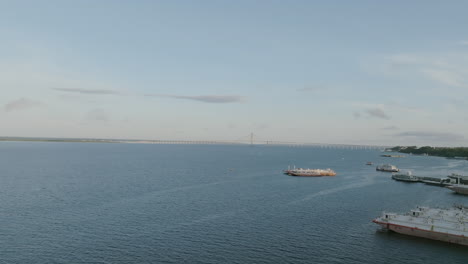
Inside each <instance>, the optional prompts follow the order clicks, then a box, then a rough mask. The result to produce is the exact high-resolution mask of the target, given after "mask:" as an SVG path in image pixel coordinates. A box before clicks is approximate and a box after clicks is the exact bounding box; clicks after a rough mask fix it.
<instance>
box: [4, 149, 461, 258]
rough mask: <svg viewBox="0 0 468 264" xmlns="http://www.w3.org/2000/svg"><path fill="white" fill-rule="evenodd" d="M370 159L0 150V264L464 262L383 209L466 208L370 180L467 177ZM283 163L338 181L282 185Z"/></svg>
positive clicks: (262, 152)
mask: <svg viewBox="0 0 468 264" xmlns="http://www.w3.org/2000/svg"><path fill="white" fill-rule="evenodd" d="M380 154H381V152H379V151H376V150H351V149H322V148H316V147H310V148H309V147H279V146H253V147H250V146H239V145H231V146H224V145H151V144H99V143H89V144H88V143H31V142H0V263H421V264H422V263H424V264H428V263H467V261H468V248H466V247H463V246H458V245H452V244H448V243H444V242H438V241H432V240H426V239H421V238H415V237H409V236H404V235H399V234H395V233H389V232H382V231H379V227H378V226H377V225H375V224H373V223H372V222H371V220H372V219H373V218H375V217H377V216H379V215H380V214H381V212H382V211H383V210H387V211H395V212H406V211H408V210H410V209H411V208H414V207H416V206H418V205H419V206H431V207H433V206H439V207H448V206H452V205H453V204H465V205H468V196H462V195H456V194H453V193H452V192H451V191H450V190H448V189H446V188H441V187H435V186H428V185H424V184H421V183H415V184H411V183H410V184H408V183H402V182H396V181H393V180H391V179H390V174H388V173H384V172H377V171H375V166H366V165H365V163H366V162H367V161H372V162H374V164H380V163H392V164H394V165H396V166H398V167H400V168H401V169H411V170H412V171H413V174H415V175H418V176H434V177H439V176H446V175H448V174H450V173H460V174H465V175H466V174H468V161H464V160H449V159H445V158H438V157H427V156H426V157H424V156H407V157H406V158H384V157H380ZM288 165H296V166H300V167H310V168H323V169H325V168H332V169H334V170H335V171H336V172H337V173H338V175H337V176H336V177H321V178H301V177H291V176H287V175H283V174H282V173H281V171H282V170H283V169H286V168H287V166H288Z"/></svg>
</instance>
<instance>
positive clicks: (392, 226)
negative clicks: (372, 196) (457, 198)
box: [373, 206, 468, 246]
mask: <svg viewBox="0 0 468 264" xmlns="http://www.w3.org/2000/svg"><path fill="white" fill-rule="evenodd" d="M373 222H374V223H376V224H379V225H380V226H382V227H383V228H385V229H388V230H391V231H394V232H397V233H401V234H406V235H410V236H417V237H424V238H429V239H434V240H440V241H445V242H450V243H455V244H460V245H465V246H468V208H466V207H463V206H454V207H452V208H449V209H439V208H429V207H417V208H416V209H414V210H411V211H410V212H409V213H406V214H396V213H386V212H384V213H382V216H381V217H378V218H376V219H374V220H373Z"/></svg>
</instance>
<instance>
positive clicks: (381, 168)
mask: <svg viewBox="0 0 468 264" xmlns="http://www.w3.org/2000/svg"><path fill="white" fill-rule="evenodd" d="M375 170H378V171H388V172H399V171H400V169H398V168H397V167H396V166H395V165H391V164H382V165H379V166H377V167H376V168H375Z"/></svg>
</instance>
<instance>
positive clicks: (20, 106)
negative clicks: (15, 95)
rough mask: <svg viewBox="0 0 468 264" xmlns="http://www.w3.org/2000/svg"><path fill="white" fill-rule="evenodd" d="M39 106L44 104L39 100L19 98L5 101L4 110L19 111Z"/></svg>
mask: <svg viewBox="0 0 468 264" xmlns="http://www.w3.org/2000/svg"><path fill="white" fill-rule="evenodd" d="M41 106H44V104H43V103H41V102H38V101H34V100H30V99H27V98H20V99H17V100H14V101H11V102H9V103H7V104H6V105H5V111H7V112H12V111H20V110H25V109H30V108H36V107H41Z"/></svg>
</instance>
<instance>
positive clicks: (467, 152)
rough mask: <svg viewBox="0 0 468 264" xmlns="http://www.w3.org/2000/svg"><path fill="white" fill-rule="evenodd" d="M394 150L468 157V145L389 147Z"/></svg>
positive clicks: (457, 157)
mask: <svg viewBox="0 0 468 264" xmlns="http://www.w3.org/2000/svg"><path fill="white" fill-rule="evenodd" d="M388 150H390V151H393V152H400V153H407V154H416V155H427V156H437V157H445V158H452V159H462V160H467V159H468V147H430V146H424V147H420V148H418V147H416V146H406V147H405V146H397V147H393V148H390V149H388Z"/></svg>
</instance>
